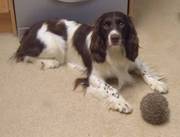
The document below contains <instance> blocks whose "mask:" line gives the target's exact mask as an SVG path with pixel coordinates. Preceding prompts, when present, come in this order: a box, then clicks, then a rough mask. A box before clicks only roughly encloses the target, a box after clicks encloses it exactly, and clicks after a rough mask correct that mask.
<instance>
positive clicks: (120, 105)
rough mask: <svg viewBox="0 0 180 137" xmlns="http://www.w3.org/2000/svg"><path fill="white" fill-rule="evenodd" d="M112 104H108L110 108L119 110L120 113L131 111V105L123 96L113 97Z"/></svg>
mask: <svg viewBox="0 0 180 137" xmlns="http://www.w3.org/2000/svg"><path fill="white" fill-rule="evenodd" d="M113 100H114V101H113V104H112V105H111V106H110V109H112V110H116V111H119V112H121V113H125V114H129V113H131V112H132V111H133V109H132V107H131V105H130V104H129V103H128V102H127V101H126V100H125V99H124V98H123V97H121V96H120V97H119V98H115V99H113Z"/></svg>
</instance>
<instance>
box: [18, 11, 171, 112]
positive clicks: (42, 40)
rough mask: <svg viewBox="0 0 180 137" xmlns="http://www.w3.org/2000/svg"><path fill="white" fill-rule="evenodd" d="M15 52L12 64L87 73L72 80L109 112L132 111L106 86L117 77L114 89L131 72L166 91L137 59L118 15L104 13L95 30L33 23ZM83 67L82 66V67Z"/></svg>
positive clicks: (131, 31)
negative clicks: (66, 67)
mask: <svg viewBox="0 0 180 137" xmlns="http://www.w3.org/2000/svg"><path fill="white" fill-rule="evenodd" d="M20 44H21V45H20V47H19V49H18V50H17V52H16V54H15V58H16V61H17V62H19V61H28V62H29V61H30V62H36V61H39V62H41V64H42V66H43V68H44V69H46V68H57V67H59V66H61V65H63V64H66V63H69V62H71V63H75V64H76V65H73V64H70V66H71V67H73V68H75V69H77V70H80V71H84V70H85V71H86V77H85V78H78V79H77V80H76V82H75V86H76V87H77V86H78V85H79V84H84V85H86V86H87V89H88V91H90V90H91V89H92V90H93V89H96V92H93V94H94V95H96V94H98V95H100V97H101V98H104V99H105V100H106V101H107V102H108V103H109V104H110V105H109V106H110V108H112V109H115V110H118V111H120V112H123V113H129V112H131V111H132V108H131V106H130V105H129V104H128V103H127V101H126V100H125V99H124V98H123V97H122V96H120V94H119V93H118V90H117V89H115V88H113V87H112V86H110V85H108V84H107V83H106V82H105V79H106V78H109V77H117V78H118V83H119V88H118V89H121V87H122V86H123V85H124V84H125V83H127V82H130V81H132V77H131V76H130V74H129V71H133V70H136V71H138V73H139V74H140V75H141V76H142V78H143V79H144V81H145V82H146V83H147V84H148V85H150V87H151V88H152V89H153V90H157V91H159V92H161V93H166V92H167V91H168V89H167V86H166V84H165V83H163V82H162V81H160V77H158V76H156V75H155V74H153V73H152V72H151V71H150V70H149V68H148V66H147V65H145V64H144V63H143V62H142V61H140V59H138V58H137V56H138V48H139V43H138V37H137V33H136V30H135V27H134V25H133V23H132V21H131V19H130V18H129V17H128V16H126V15H125V14H123V13H121V12H108V13H105V14H103V15H102V16H101V17H99V18H98V19H97V21H96V23H95V25H94V26H90V25H86V24H79V23H77V22H74V21H69V20H65V19H62V20H58V21H44V22H40V23H37V24H35V25H33V26H32V27H31V28H30V29H29V30H28V31H27V32H26V33H25V34H24V36H23V38H22V40H21V42H20ZM82 67H84V68H85V69H84V68H82Z"/></svg>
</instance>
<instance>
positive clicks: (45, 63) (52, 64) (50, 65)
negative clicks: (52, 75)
mask: <svg viewBox="0 0 180 137" xmlns="http://www.w3.org/2000/svg"><path fill="white" fill-rule="evenodd" d="M59 66H60V63H59V61H57V60H42V61H41V69H43V70H45V69H55V68H58V67H59Z"/></svg>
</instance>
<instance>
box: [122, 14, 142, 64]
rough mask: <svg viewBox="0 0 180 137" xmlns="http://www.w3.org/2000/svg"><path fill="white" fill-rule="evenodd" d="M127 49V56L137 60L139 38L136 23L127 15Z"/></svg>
mask: <svg viewBox="0 0 180 137" xmlns="http://www.w3.org/2000/svg"><path fill="white" fill-rule="evenodd" d="M125 50H126V57H127V58H128V59H129V60H131V61H135V59H136V57H137V56H138V50H139V40H138V37H137V32H136V30H135V27H134V24H133V22H132V21H131V19H130V17H127V36H126V39H125Z"/></svg>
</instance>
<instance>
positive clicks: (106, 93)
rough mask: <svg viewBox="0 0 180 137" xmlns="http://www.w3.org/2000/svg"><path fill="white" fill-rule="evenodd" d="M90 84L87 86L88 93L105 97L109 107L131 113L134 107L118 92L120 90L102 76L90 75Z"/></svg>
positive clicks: (101, 97)
mask: <svg viewBox="0 0 180 137" xmlns="http://www.w3.org/2000/svg"><path fill="white" fill-rule="evenodd" d="M89 82H90V86H89V87H88V88H87V93H90V94H92V95H93V96H95V97H97V98H100V99H103V100H104V101H105V102H106V103H107V105H108V107H109V109H112V110H117V111H119V112H121V113H131V112H132V107H131V106H130V105H129V103H128V102H127V101H126V100H125V99H124V98H123V97H122V96H121V95H120V94H119V93H118V90H117V89H115V88H113V87H112V86H111V85H109V84H107V83H106V82H104V81H103V80H101V79H100V78H98V77H96V76H94V75H92V76H91V77H90V81H89Z"/></svg>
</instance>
